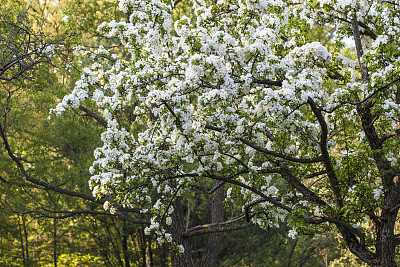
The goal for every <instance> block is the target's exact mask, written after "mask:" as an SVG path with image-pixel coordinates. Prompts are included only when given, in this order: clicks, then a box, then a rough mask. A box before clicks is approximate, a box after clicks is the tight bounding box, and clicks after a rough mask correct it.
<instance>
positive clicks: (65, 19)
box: [61, 15, 69, 23]
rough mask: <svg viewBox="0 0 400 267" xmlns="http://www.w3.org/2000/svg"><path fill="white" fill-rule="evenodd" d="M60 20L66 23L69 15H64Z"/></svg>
mask: <svg viewBox="0 0 400 267" xmlns="http://www.w3.org/2000/svg"><path fill="white" fill-rule="evenodd" d="M61 20H62V21H64V22H65V23H67V22H68V21H69V16H67V15H65V16H64V17H63V18H62V19H61Z"/></svg>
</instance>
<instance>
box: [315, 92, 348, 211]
mask: <svg viewBox="0 0 400 267" xmlns="http://www.w3.org/2000/svg"><path fill="white" fill-rule="evenodd" d="M308 103H309V104H310V107H311V110H312V111H313V113H314V115H315V116H316V117H317V120H318V123H319V125H320V126H321V141H320V145H319V146H320V148H321V153H322V159H323V161H322V162H323V164H324V166H325V168H326V172H327V174H328V178H329V184H330V186H331V188H332V191H333V197H334V199H335V202H336V207H338V208H341V207H343V202H342V197H341V195H340V189H339V183H338V179H337V177H336V173H335V170H334V168H333V165H332V161H331V158H330V156H329V152H328V147H327V144H328V125H327V124H326V121H325V118H324V116H323V115H322V112H321V109H319V108H318V107H317V105H316V104H315V102H314V100H313V99H312V98H308Z"/></svg>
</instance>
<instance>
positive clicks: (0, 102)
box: [0, 0, 363, 266]
mask: <svg viewBox="0 0 400 267" xmlns="http://www.w3.org/2000/svg"><path fill="white" fill-rule="evenodd" d="M190 5H191V4H190V2H188V1H186V0H185V1H177V2H176V7H175V8H174V16H176V17H181V16H182V15H187V16H188V17H190V16H191V13H190V12H191V11H190V9H189V8H188V6H190ZM0 16H1V18H0V20H1V21H0V36H1V37H0V40H1V42H0V46H1V47H0V48H1V50H2V52H3V53H2V55H0V57H2V58H0V59H1V61H2V62H3V63H2V64H3V65H2V69H1V78H2V79H1V80H2V81H1V85H0V108H1V115H2V119H1V127H2V133H3V134H6V135H7V137H8V142H9V144H11V147H12V148H13V150H14V151H17V152H18V160H16V159H15V158H13V157H12V155H10V153H8V151H7V149H4V148H5V147H6V145H5V144H4V146H3V144H2V148H1V149H0V196H1V198H0V266H171V264H173V261H174V257H175V255H176V254H177V252H176V250H174V248H173V247H172V246H170V245H168V244H166V243H163V244H159V243H158V242H157V236H156V235H154V234H150V235H145V227H146V226H148V225H149V223H150V218H149V217H147V216H146V215H145V214H143V215H141V214H137V213H136V212H135V210H130V209H129V208H124V207H120V209H118V211H116V212H110V211H107V210H106V211H105V210H104V208H103V205H104V204H105V202H106V201H105V200H103V199H99V198H95V197H93V196H92V192H91V190H90V189H89V185H88V181H89V178H90V176H91V174H90V173H89V167H90V166H91V164H92V162H93V160H94V158H93V151H94V149H95V148H96V147H98V146H99V145H100V143H101V140H100V133H101V132H102V130H103V127H104V123H105V122H104V120H103V119H102V118H101V117H100V116H99V115H98V113H97V112H96V110H95V107H94V106H80V107H79V108H78V109H71V110H68V111H66V112H64V113H63V114H62V115H61V116H58V117H51V118H50V119H49V118H48V117H49V110H50V109H51V108H54V107H55V105H56V104H57V103H58V102H60V100H61V99H62V98H63V96H64V95H66V94H68V93H69V92H70V91H72V88H73V87H74V86H75V82H76V81H77V80H78V79H79V75H80V72H79V69H75V70H74V69H72V70H71V68H67V64H68V63H69V62H74V61H77V62H78V61H79V64H80V65H81V66H85V64H87V65H88V64H89V62H82V61H80V60H82V59H80V58H79V57H78V56H77V54H76V53H74V47H76V46H77V45H81V46H82V47H83V48H84V49H87V50H91V49H95V48H98V47H99V46H100V45H103V46H104V47H106V48H109V49H111V50H112V51H115V53H118V54H119V55H120V56H121V57H123V56H124V53H125V52H126V51H124V50H123V49H122V48H121V44H120V43H119V42H118V40H117V39H115V38H109V37H106V36H102V35H101V34H99V32H97V31H96V29H97V26H98V25H100V24H101V22H103V21H111V20H114V19H115V20H117V21H118V20H119V19H123V18H125V17H126V14H124V13H123V12H121V11H119V10H118V2H117V1H80V0H75V1H73V0H71V1H63V0H60V1H49V0H40V1H4V0H2V1H1V6H0ZM334 32H335V29H334V28H329V27H326V28H323V27H321V28H320V29H319V30H318V31H315V34H314V35H313V36H312V37H311V38H312V39H313V40H315V41H319V42H320V43H323V44H324V45H326V46H327V47H329V46H330V41H331V39H332V37H333V36H334ZM43 44H49V45H54V46H62V47H63V48H64V49H62V52H60V53H57V54H55V56H52V57H49V56H47V55H46V53H43V54H33V55H31V54H29V51H32V50H30V49H31V48H32V47H37V46H39V45H43ZM342 49H343V50H346V54H347V55H348V57H349V58H353V59H356V54H355V50H354V48H352V47H348V48H346V47H343V48H342ZM7 53H15V55H18V56H19V55H20V56H21V62H22V61H23V64H25V65H23V64H22V63H21V65H20V66H18V67H15V68H8V69H7V65H6V64H4V62H6V57H7ZM6 70H7V72H6ZM3 113H4V116H3ZM4 136H5V135H3V138H4ZM17 162H22V163H23V164H24V166H25V169H24V170H25V171H26V172H27V173H28V175H27V173H24V170H22V169H21V168H20V166H18V164H17ZM27 177H28V178H27ZM214 191H215V192H214ZM214 191H213V192H211V193H209V194H200V193H194V194H193V195H192V196H191V198H190V199H189V198H188V199H183V201H182V210H183V211H185V212H186V222H185V224H184V225H183V227H184V229H185V230H186V232H187V237H186V238H187V239H189V240H190V243H191V247H192V251H191V253H192V257H193V260H194V262H195V265H196V266H362V265H363V263H361V262H360V261H359V260H358V259H356V257H355V256H354V255H352V254H351V253H350V252H349V251H348V250H347V248H346V246H345V245H344V244H343V243H341V242H340V237H339V235H338V234H337V233H336V232H334V231H331V230H326V232H324V233H323V234H320V235H313V236H307V235H298V236H292V237H289V236H288V232H289V229H290V227H289V226H288V223H287V222H282V223H280V227H279V228H275V227H274V228H270V229H269V228H268V229H266V230H265V229H264V230H262V229H260V228H258V227H257V226H255V225H253V224H251V223H247V224H241V225H236V227H235V226H234V227H231V228H221V229H222V230H221V232H216V233H209V232H207V231H198V232H196V231H195V230H196V229H193V231H192V232H191V231H190V230H191V229H190V226H191V225H206V224H209V223H215V221H212V217H213V216H215V212H216V213H218V207H219V208H221V205H219V206H218V205H213V203H215V202H220V203H224V204H223V205H231V206H230V209H229V210H230V211H231V212H232V214H233V211H240V210H241V209H242V207H240V206H234V205H235V204H234V203H233V204H232V203H229V202H223V201H224V199H225V194H226V193H225V191H224V188H222V190H218V189H217V190H214ZM215 209H217V210H215ZM132 214H134V215H132ZM229 215H230V214H225V216H227V217H229ZM217 223H218V222H217ZM203 229H206V228H203ZM216 244H218V245H216ZM215 251H217V253H215ZM211 254H212V255H211Z"/></svg>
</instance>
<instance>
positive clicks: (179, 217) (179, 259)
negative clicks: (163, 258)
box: [169, 197, 193, 267]
mask: <svg viewBox="0 0 400 267" xmlns="http://www.w3.org/2000/svg"><path fill="white" fill-rule="evenodd" d="M181 201H182V199H181V198H180V197H176V199H175V200H174V201H173V204H172V206H173V207H174V212H173V213H172V225H171V226H170V227H169V231H170V233H171V234H172V237H173V242H174V244H176V245H183V247H184V249H185V251H184V252H183V253H178V252H176V253H174V254H173V256H172V266H174V267H192V266H193V259H192V254H191V243H190V240H189V239H188V238H185V237H184V234H185V231H186V229H185V214H184V210H183V208H182V206H181Z"/></svg>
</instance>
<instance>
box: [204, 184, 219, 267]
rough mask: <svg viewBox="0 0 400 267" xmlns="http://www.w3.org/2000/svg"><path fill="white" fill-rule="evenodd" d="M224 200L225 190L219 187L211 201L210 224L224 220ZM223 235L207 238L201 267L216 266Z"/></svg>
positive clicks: (213, 235) (217, 234) (212, 235)
mask: <svg viewBox="0 0 400 267" xmlns="http://www.w3.org/2000/svg"><path fill="white" fill-rule="evenodd" d="M219 183H220V182H219V181H215V182H214V185H215V186H218V184H219ZM224 199H225V190H224V186H223V185H221V186H220V187H219V188H218V189H217V190H216V191H215V193H214V196H213V197H212V199H211V221H212V223H220V222H223V221H224V219H225V216H224ZM223 235H224V233H223V232H218V233H212V234H210V235H209V237H208V242H207V247H206V250H205V255H204V257H203V262H202V264H201V266H202V267H214V266H217V261H218V251H219V247H220V244H221V241H222V237H223Z"/></svg>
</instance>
